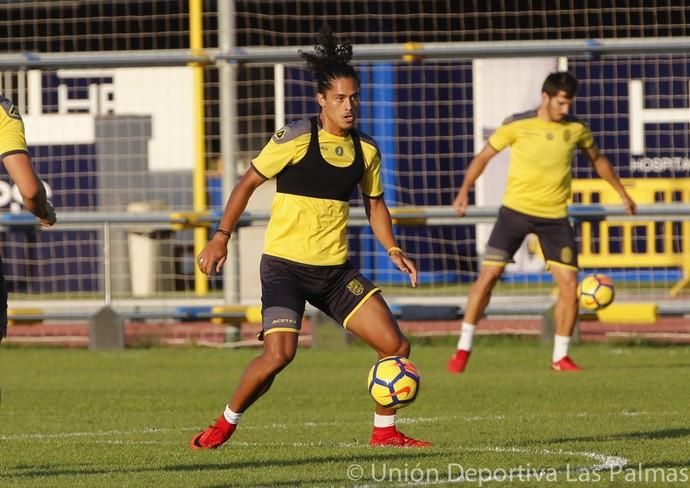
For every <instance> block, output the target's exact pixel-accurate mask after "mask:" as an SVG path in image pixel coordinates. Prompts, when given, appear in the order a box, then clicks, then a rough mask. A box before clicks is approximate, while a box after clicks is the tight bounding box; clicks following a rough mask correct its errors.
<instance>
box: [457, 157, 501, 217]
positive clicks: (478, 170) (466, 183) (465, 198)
mask: <svg viewBox="0 0 690 488" xmlns="http://www.w3.org/2000/svg"><path fill="white" fill-rule="evenodd" d="M497 153H498V152H497V151H496V150H495V149H494V148H493V147H491V146H490V145H488V144H487V145H486V146H484V149H482V150H481V151H480V152H479V154H477V155H476V156H475V157H474V158H473V159H472V161H470V165H469V166H468V167H467V172H466V173H465V178H464V179H463V180H462V185H461V186H460V190H458V194H457V196H456V197H455V200H454V201H453V209H454V210H455V213H457V214H458V215H465V212H467V206H468V205H469V199H470V189H471V188H472V186H474V183H475V181H477V178H479V177H480V176H481V174H482V173H483V172H484V169H485V168H486V165H487V164H489V161H490V160H491V158H493V157H494V156H495V155H496V154H497Z"/></svg>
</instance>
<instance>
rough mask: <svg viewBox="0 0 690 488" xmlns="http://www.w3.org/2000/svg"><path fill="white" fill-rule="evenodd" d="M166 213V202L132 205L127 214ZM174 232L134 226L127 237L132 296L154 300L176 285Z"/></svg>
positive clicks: (151, 225)
mask: <svg viewBox="0 0 690 488" xmlns="http://www.w3.org/2000/svg"><path fill="white" fill-rule="evenodd" d="M166 209H167V205H166V204H165V203H164V202H159V201H150V202H132V203H130V204H128V205H127V212H132V213H150V212H160V211H164V210H166ZM171 237H172V231H171V230H169V229H160V228H158V229H157V228H156V227H155V226H154V224H136V225H133V226H132V227H131V228H130V229H129V232H128V235H127V243H128V248H129V274H130V277H131V283H132V295H133V296H135V297H147V296H152V295H154V294H155V293H156V292H162V291H171V290H172V289H173V283H174V269H175V263H174V257H173V252H172V248H173V246H172V243H171Z"/></svg>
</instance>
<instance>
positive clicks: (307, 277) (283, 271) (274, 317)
mask: <svg viewBox="0 0 690 488" xmlns="http://www.w3.org/2000/svg"><path fill="white" fill-rule="evenodd" d="M260 269H261V313H262V316H263V319H262V320H263V334H264V335H265V334H269V333H271V332H275V331H278V330H280V331H287V332H293V331H294V332H299V329H300V327H301V326H302V315H304V308H305V306H306V302H309V303H310V304H312V305H313V306H314V307H316V308H318V309H319V310H321V311H322V312H324V313H325V314H327V315H329V316H330V317H331V318H333V319H334V320H335V321H336V322H338V323H339V324H341V325H343V327H347V323H348V321H349V320H350V318H351V317H352V315H354V313H355V312H356V311H357V310H358V309H359V307H360V306H361V305H362V304H363V303H364V302H365V301H366V300H367V299H369V297H371V296H372V295H373V294H374V293H377V292H379V291H380V290H379V289H378V288H377V287H376V286H375V285H374V284H373V283H372V282H371V281H369V280H368V279H367V278H365V277H364V276H363V275H362V274H361V273H360V272H359V271H358V270H357V269H355V268H354V267H353V266H352V265H351V264H350V263H349V262H346V263H344V264H341V265H337V266H312V265H308V264H301V263H296V262H294V261H289V260H287V259H282V258H278V257H275V256H268V255H266V254H264V255H263V256H262V257H261V268H260Z"/></svg>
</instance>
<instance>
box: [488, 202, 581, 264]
mask: <svg viewBox="0 0 690 488" xmlns="http://www.w3.org/2000/svg"><path fill="white" fill-rule="evenodd" d="M531 233H533V234H536V235H537V237H539V245H540V246H541V249H542V252H543V253H544V259H545V260H546V261H547V262H549V261H552V262H557V263H561V264H564V265H566V266H572V267H575V268H577V245H576V244H575V234H574V232H573V227H572V225H570V221H569V220H568V218H567V217H563V218H561V219H546V218H543V217H534V216H532V215H527V214H524V213H522V212H517V211H515V210H512V209H510V208H507V207H501V208H500V210H499V212H498V219H497V220H496V224H495V225H494V229H493V231H491V236H490V237H489V243H488V245H487V248H486V254H485V255H484V260H485V261H492V262H502V263H510V262H513V255H514V254H515V252H516V251H517V250H518V248H519V247H520V244H522V241H523V240H524V239H525V236H526V235H527V234H531Z"/></svg>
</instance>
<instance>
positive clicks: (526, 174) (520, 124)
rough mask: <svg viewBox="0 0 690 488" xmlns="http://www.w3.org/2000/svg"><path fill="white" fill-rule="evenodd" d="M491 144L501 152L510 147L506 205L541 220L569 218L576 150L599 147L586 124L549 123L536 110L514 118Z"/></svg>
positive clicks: (568, 119) (570, 121)
mask: <svg viewBox="0 0 690 488" xmlns="http://www.w3.org/2000/svg"><path fill="white" fill-rule="evenodd" d="M489 144H490V145H491V147H493V148H494V149H495V150H496V151H501V150H502V149H504V148H505V147H506V146H510V166H509V169H508V183H507V186H506V191H505V194H504V195H503V205H505V206H506V207H509V208H511V209H513V210H517V211H518V212H522V213H525V214H528V215H533V216H535V217H545V218H561V217H565V216H567V214H568V199H569V198H570V195H571V179H572V162H573V152H574V149H575V148H576V147H580V148H582V149H588V148H590V147H592V146H593V145H594V139H593V138H592V133H591V132H590V130H589V128H588V127H587V126H586V125H585V124H584V123H582V122H581V121H579V120H577V119H575V118H574V117H566V118H565V119H564V120H562V121H561V122H546V121H544V120H542V119H540V118H539V117H538V116H537V112H536V111H535V110H533V111H529V112H525V113H523V114H518V115H515V116H513V117H510V118H508V119H507V120H506V121H505V122H504V123H503V125H502V126H501V127H499V128H498V129H497V130H496V132H494V133H493V134H492V135H491V136H490V137H489Z"/></svg>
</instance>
